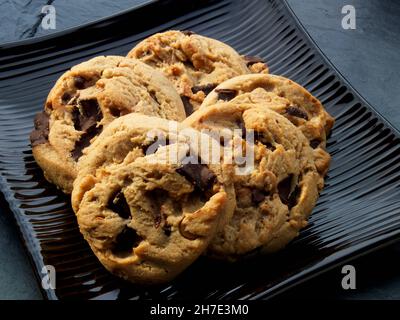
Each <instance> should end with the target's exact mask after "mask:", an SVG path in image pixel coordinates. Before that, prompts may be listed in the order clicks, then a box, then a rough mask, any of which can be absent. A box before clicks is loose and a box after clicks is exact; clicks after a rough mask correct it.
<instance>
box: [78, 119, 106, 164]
mask: <svg viewBox="0 0 400 320" xmlns="http://www.w3.org/2000/svg"><path fill="white" fill-rule="evenodd" d="M101 130H103V126H99V127H95V126H93V127H90V128H89V129H88V130H87V131H86V132H84V133H83V134H82V135H81V138H80V139H79V140H78V141H77V142H75V148H74V150H72V152H71V156H72V158H73V159H74V160H75V161H78V159H79V158H80V157H81V156H82V151H83V149H85V148H86V147H88V146H89V145H90V140H92V139H93V138H94V137H95V136H97V135H98V134H99V133H100V132H101Z"/></svg>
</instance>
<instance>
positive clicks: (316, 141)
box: [310, 139, 321, 149]
mask: <svg viewBox="0 0 400 320" xmlns="http://www.w3.org/2000/svg"><path fill="white" fill-rule="evenodd" d="M320 143H321V140H319V139H314V140H311V141H310V147H311V148H313V149H317V148H318V146H319V145H320Z"/></svg>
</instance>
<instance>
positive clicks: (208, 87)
mask: <svg viewBox="0 0 400 320" xmlns="http://www.w3.org/2000/svg"><path fill="white" fill-rule="evenodd" d="M216 86H217V84H215V83H210V84H206V85H202V86H194V87H192V92H193V93H197V92H199V91H203V92H204V94H205V95H208V94H209V93H210V92H211V91H213V90H214V89H215V87H216Z"/></svg>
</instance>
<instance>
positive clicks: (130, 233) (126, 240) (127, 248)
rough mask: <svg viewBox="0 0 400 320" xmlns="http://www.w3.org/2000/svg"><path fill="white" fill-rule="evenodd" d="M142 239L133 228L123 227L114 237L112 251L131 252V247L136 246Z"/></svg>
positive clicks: (116, 252)
mask: <svg viewBox="0 0 400 320" xmlns="http://www.w3.org/2000/svg"><path fill="white" fill-rule="evenodd" d="M142 240H143V238H142V237H140V236H139V235H138V234H137V233H136V231H135V230H133V229H132V228H129V227H125V229H124V230H122V232H121V233H120V234H119V235H118V236H117V238H116V239H115V245H114V248H113V249H112V251H113V253H114V254H117V255H127V254H131V253H132V250H133V248H135V247H137V246H138V245H139V243H140V242H141V241H142Z"/></svg>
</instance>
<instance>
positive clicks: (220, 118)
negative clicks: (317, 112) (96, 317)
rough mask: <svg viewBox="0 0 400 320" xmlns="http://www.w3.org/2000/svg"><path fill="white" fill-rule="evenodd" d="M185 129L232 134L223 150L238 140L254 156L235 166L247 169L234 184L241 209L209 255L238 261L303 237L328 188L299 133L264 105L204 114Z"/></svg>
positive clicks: (224, 106)
mask: <svg viewBox="0 0 400 320" xmlns="http://www.w3.org/2000/svg"><path fill="white" fill-rule="evenodd" d="M183 124H185V125H189V126H192V127H193V128H195V129H198V130H207V131H208V132H212V133H214V132H220V133H221V132H224V131H225V132H226V130H228V129H230V130H231V132H233V135H232V137H233V138H232V139H227V138H226V135H225V134H224V135H222V136H223V137H224V139H223V141H222V140H221V143H222V142H223V145H224V148H228V149H229V148H231V147H232V145H234V144H235V140H237V139H239V140H240V144H239V145H242V146H243V147H242V148H241V151H240V153H241V154H243V153H252V154H253V155H254V157H253V162H252V163H251V162H247V163H238V162H236V161H233V163H234V164H236V167H242V169H243V170H241V174H236V175H235V176H234V178H233V182H234V186H235V193H236V202H237V204H236V209H235V212H234V214H233V217H232V219H231V220H230V221H229V223H228V224H227V225H226V226H225V228H224V229H223V230H222V231H221V232H219V233H218V234H217V236H216V237H215V238H214V239H213V241H212V242H211V244H210V246H209V249H208V253H209V254H210V255H213V256H217V257H222V258H228V259H237V258H238V257H241V256H243V255H246V254H250V253H252V252H254V251H260V252H270V251H276V250H278V249H281V248H282V247H284V246H285V245H286V244H287V243H288V242H289V241H290V240H292V239H293V238H294V237H296V236H297V235H298V233H299V230H300V229H301V228H303V227H304V226H305V225H306V224H307V218H308V216H309V214H310V213H311V211H312V209H313V208H314V206H315V204H316V201H317V198H318V192H319V190H321V189H322V187H323V179H322V177H321V176H320V175H319V174H318V172H317V170H316V168H315V164H314V159H313V154H312V149H311V147H310V145H309V143H308V140H307V139H306V138H305V136H304V135H303V133H302V132H301V130H300V129H298V128H296V126H294V125H293V124H292V123H291V122H290V121H289V120H288V119H286V118H285V117H284V116H282V115H280V114H279V113H277V112H275V111H273V110H271V109H269V108H267V107H266V106H265V105H262V104H258V105H257V104H246V103H232V102H225V103H219V104H216V105H210V106H208V107H206V108H205V107H204V108H201V109H199V110H198V111H196V112H195V113H193V114H192V115H191V116H190V117H188V118H187V119H186V120H185V121H184V122H183ZM236 145H237V143H236ZM243 150H245V151H243ZM233 154H234V151H232V152H231V153H229V155H233ZM249 159H250V158H249ZM224 161H225V162H226V161H227V159H226V158H225V159H224ZM247 169H249V170H247Z"/></svg>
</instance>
